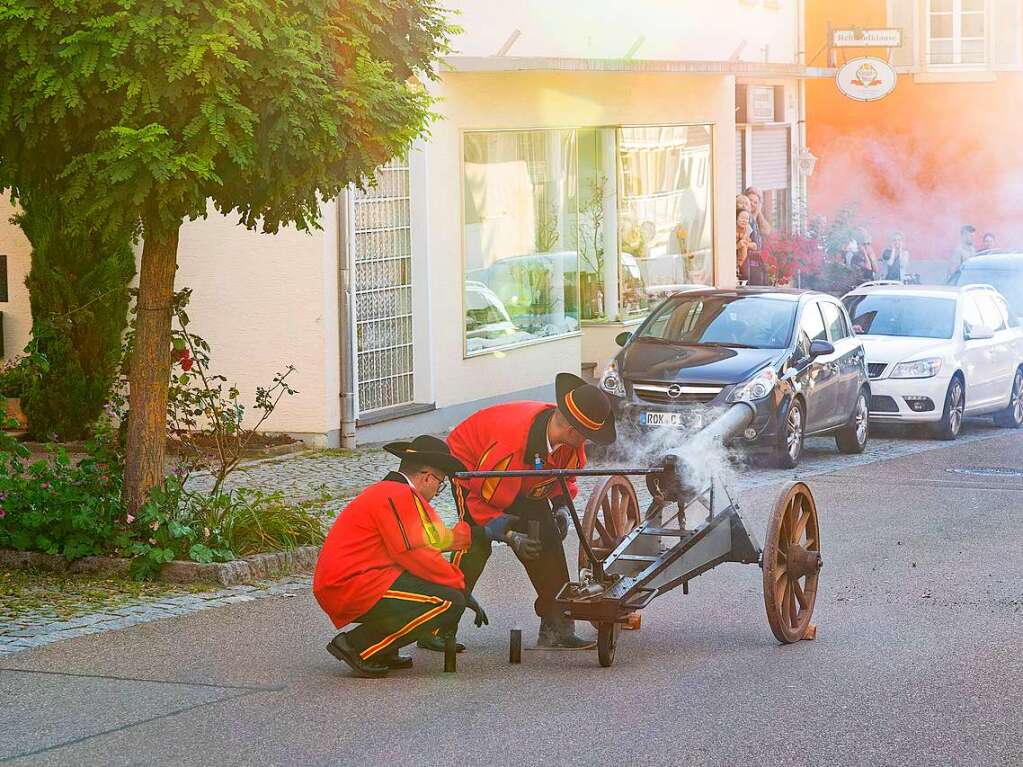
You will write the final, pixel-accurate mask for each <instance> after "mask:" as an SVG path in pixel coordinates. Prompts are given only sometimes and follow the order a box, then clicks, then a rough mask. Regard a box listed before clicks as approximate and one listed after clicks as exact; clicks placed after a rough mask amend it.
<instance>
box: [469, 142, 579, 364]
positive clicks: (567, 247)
mask: <svg viewBox="0 0 1023 767" xmlns="http://www.w3.org/2000/svg"><path fill="white" fill-rule="evenodd" d="M575 140H576V139H575V132H574V131H567V130H565V131H558V130H550V131H506V132H494V133H467V134H466V135H465V191H464V197H465V201H464V205H465V302H464V305H465V313H466V316H465V325H466V351H467V352H468V353H470V354H471V353H473V352H479V351H483V350H485V349H490V348H494V347H500V346H506V345H508V344H514V343H521V342H524V341H530V340H534V339H538V338H547V337H554V336H559V335H564V334H566V333H572V332H574V331H576V330H578V329H579V310H578V291H579V280H578V274H579V256H578V252H577V247H578V245H577V240H578V229H577V227H578V221H577V218H578V216H577V206H578V202H577V194H578V180H577V177H576V146H575Z"/></svg>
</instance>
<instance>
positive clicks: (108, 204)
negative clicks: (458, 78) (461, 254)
mask: <svg viewBox="0 0 1023 767" xmlns="http://www.w3.org/2000/svg"><path fill="white" fill-rule="evenodd" d="M452 31H453V30H452V29H451V28H449V27H448V26H447V20H446V16H445V12H444V11H443V9H442V6H441V4H440V3H439V2H437V1H436V0H344V2H341V3H338V2H336V0H292V1H291V2H288V3H282V2H278V1H277V0H233V1H232V2H230V3H225V2H186V1H185V0H62V2H59V3H40V2H38V1H37V0H0V188H3V187H8V186H9V187H11V188H12V189H13V192H14V196H15V198H16V199H20V197H21V196H22V195H24V194H27V193H31V192H32V191H34V190H40V189H49V188H59V189H61V190H62V203H63V205H64V208H65V209H66V210H69V211H74V213H75V214H76V216H77V217H78V218H79V220H81V221H85V222H101V223H102V225H103V226H104V227H105V228H108V230H110V231H112V232H115V233H123V232H125V231H127V232H136V231H138V229H139V228H140V227H143V225H144V229H145V231H146V233H147V236H148V235H156V236H164V235H166V234H167V233H169V232H173V231H176V230H177V229H178V227H179V226H180V224H181V221H182V220H183V219H186V218H188V219H194V218H199V217H203V216H205V215H206V211H207V201H208V200H212V202H213V204H214V206H215V207H216V209H217V210H219V211H221V212H223V213H231V212H237V213H238V215H239V216H240V219H241V223H243V224H244V225H245V226H247V227H249V228H257V227H262V229H263V230H264V231H268V232H274V231H277V230H278V229H279V227H280V226H282V225H284V224H287V223H294V224H295V225H296V226H297V227H298V228H300V229H307V228H309V227H311V226H315V225H316V222H317V217H318V212H319V204H320V200H321V199H324V198H327V199H329V198H331V197H333V196H335V195H336V194H337V193H338V192H340V191H341V189H343V188H344V187H345V185H346V184H347V183H349V182H351V181H356V182H360V183H362V182H364V179H366V178H369V177H371V176H372V173H373V169H374V168H375V167H376V166H377V165H379V164H381V163H383V162H384V161H386V160H387V159H388V158H390V157H392V156H396V155H400V154H401V153H402V152H403V151H404V150H405V149H407V147H408V146H409V144H410V143H411V142H412V140H413V139H414V138H416V136H418V135H420V134H422V133H423V131H424V130H425V129H426V126H427V123H428V121H429V120H430V119H431V117H432V115H431V113H430V105H431V98H430V96H429V95H428V94H427V93H426V92H425V90H424V89H423V88H421V87H418V85H417V84H416V83H414V82H412V81H411V80H412V78H413V77H414V76H416V75H419V76H424V77H432V76H433V75H432V73H431V70H432V65H433V63H434V62H435V61H436V59H437V58H438V57H439V56H440V55H441V54H443V53H444V52H446V51H447V46H448V41H449V35H450V33H451V32H452Z"/></svg>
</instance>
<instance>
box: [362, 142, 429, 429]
mask: <svg viewBox="0 0 1023 767" xmlns="http://www.w3.org/2000/svg"><path fill="white" fill-rule="evenodd" d="M376 179H377V184H376V186H375V187H374V188H372V189H370V190H368V191H366V192H362V191H359V190H356V191H355V192H354V194H351V195H349V199H350V200H351V201H352V202H351V205H352V210H351V219H350V220H351V221H352V222H353V226H352V231H351V243H352V251H351V258H352V287H353V293H354V297H355V301H354V306H353V314H354V317H353V319H354V331H355V332H354V334H353V335H354V339H353V340H354V344H355V351H356V354H355V357H356V363H355V380H356V381H357V383H358V400H357V409H358V413H359V414H360V415H361V414H365V413H371V412H373V411H376V410H382V409H384V408H390V407H395V406H396V405H405V404H408V403H410V402H412V400H413V396H414V387H413V376H414V372H413V364H412V359H413V355H412V233H411V228H410V204H409V200H410V196H411V195H410V186H409V167H408V163H407V161H406V160H404V159H394V160H391V161H390V162H388V163H387V164H386V165H382V166H381V167H380V168H378V169H377V173H376Z"/></svg>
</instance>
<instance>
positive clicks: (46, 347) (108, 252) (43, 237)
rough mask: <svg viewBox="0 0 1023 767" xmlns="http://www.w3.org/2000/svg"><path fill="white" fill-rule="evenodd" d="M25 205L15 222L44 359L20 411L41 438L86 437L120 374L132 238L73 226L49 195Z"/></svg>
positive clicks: (34, 336) (35, 339) (37, 342)
mask: <svg viewBox="0 0 1023 767" xmlns="http://www.w3.org/2000/svg"><path fill="white" fill-rule="evenodd" d="M21 202H22V208H23V212H22V213H21V214H19V215H18V216H17V217H16V219H15V220H16V222H17V223H18V224H19V225H20V226H21V228H22V230H23V231H24V232H25V236H26V237H28V240H29V242H31V243H32V268H31V271H30V272H29V274H28V279H27V280H26V281H25V283H26V284H27V285H28V289H29V302H30V304H31V307H32V344H33V349H34V351H35V352H37V353H39V354H42V355H43V356H44V357H45V358H46V360H47V365H46V369H45V370H44V371H42V372H41V373H40V375H39V376H38V378H36V379H34V380H33V381H32V384H31V385H30V386H28V387H27V389H26V391H25V392H24V393H22V395H21V406H22V409H23V410H24V411H25V415H26V417H27V418H28V428H29V431H30V433H32V434H33V435H34V436H36V437H37V438H41V439H47V438H49V436H50V435H52V434H55V435H57V437H58V438H59V439H62V440H69V439H81V438H83V437H85V436H86V435H87V433H88V430H89V426H90V425H91V424H92V423H93V422H95V420H96V419H97V418H98V417H99V415H100V413H102V412H103V406H104V405H105V404H106V402H107V398H108V396H109V394H110V388H111V386H112V384H113V381H114V377H115V376H116V374H117V368H118V364H119V362H120V358H121V335H122V333H123V332H124V328H125V325H126V324H127V319H128V318H127V313H128V282H129V280H131V278H132V277H133V276H134V275H135V256H134V254H133V252H132V249H131V239H130V238H129V237H127V236H121V237H119V238H118V239H117V240H116V241H113V242H111V241H109V240H108V239H107V238H106V237H104V236H102V235H101V234H99V233H98V232H96V231H94V230H84V229H82V228H78V229H69V228H68V227H67V226H66V225H65V223H64V219H65V216H64V215H63V214H62V212H61V208H60V205H59V204H57V202H56V201H55V200H54V199H52V198H51V197H49V196H47V197H42V198H40V197H33V198H32V199H31V200H27V199H25V198H22V201H21Z"/></svg>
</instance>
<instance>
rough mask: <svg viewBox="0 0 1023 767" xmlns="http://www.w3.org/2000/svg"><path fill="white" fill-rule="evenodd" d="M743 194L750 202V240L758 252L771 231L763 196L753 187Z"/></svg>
mask: <svg viewBox="0 0 1023 767" xmlns="http://www.w3.org/2000/svg"><path fill="white" fill-rule="evenodd" d="M743 194H744V195H746V197H748V198H749V202H750V222H749V223H750V239H751V240H753V244H754V245H756V246H757V250H760V249H762V248H763V247H764V237H766V236H767V235H769V234H770V233H771V231H772V228H771V224H770V223H769V222H768V221H767V218H766V217H765V216H764V196H763V195H762V194H760V190H759V189H757V188H756V187H755V186H751V187H747V188H746V191H744V192H743ZM757 284H760V283H757Z"/></svg>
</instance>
